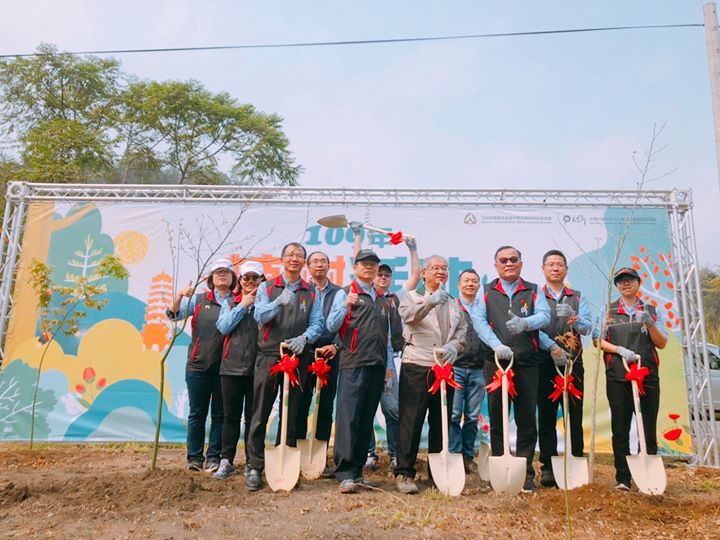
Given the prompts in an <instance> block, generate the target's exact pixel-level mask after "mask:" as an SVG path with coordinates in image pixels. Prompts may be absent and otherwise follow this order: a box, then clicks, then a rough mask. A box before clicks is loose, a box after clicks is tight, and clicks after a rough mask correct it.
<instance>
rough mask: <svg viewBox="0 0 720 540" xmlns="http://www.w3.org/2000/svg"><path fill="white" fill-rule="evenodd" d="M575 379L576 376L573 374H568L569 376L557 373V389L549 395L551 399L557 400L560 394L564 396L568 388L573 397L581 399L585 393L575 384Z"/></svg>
mask: <svg viewBox="0 0 720 540" xmlns="http://www.w3.org/2000/svg"><path fill="white" fill-rule="evenodd" d="M573 380H574V377H573V376H572V375H568V376H567V378H565V377H563V376H562V375H555V390H553V393H552V394H550V396H549V398H550V401H553V402H555V401H557V400H558V399H559V398H560V396H562V394H563V391H564V390H567V391H568V394H570V395H571V396H572V397H574V398H577V399H581V398H582V395H583V394H582V392H581V391H580V390H578V388H577V387H576V386H575V385H574V384H573Z"/></svg>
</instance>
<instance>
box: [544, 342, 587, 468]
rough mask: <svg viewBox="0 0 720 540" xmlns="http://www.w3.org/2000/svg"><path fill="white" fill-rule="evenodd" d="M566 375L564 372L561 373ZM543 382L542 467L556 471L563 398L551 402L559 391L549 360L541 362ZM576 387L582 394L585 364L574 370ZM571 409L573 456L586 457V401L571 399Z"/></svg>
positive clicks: (575, 366)
mask: <svg viewBox="0 0 720 540" xmlns="http://www.w3.org/2000/svg"><path fill="white" fill-rule="evenodd" d="M561 371H562V372H563V373H564V368H562V369H561ZM539 372H540V381H539V382H538V442H539V445H540V463H542V469H543V470H548V471H551V470H552V459H551V458H552V456H557V455H558V453H557V442H558V437H557V429H556V425H557V413H558V408H559V407H562V404H563V398H562V395H561V396H560V397H559V398H558V399H557V400H556V401H554V402H553V401H551V400H550V398H549V396H550V394H552V393H553V391H554V390H555V376H556V375H557V372H556V371H555V364H554V363H553V361H552V359H551V358H550V357H549V356H548V357H546V358H543V359H542V361H541V362H540V370H539ZM572 376H573V385H574V386H575V388H577V389H578V390H580V392H582V391H583V389H584V378H585V368H584V367H583V365H582V362H575V363H574V364H573V369H572ZM568 402H569V406H568V408H569V409H570V442H571V444H572V455H573V456H577V457H582V455H583V427H582V419H583V399H582V398H580V399H578V398H575V397H573V396H571V395H568Z"/></svg>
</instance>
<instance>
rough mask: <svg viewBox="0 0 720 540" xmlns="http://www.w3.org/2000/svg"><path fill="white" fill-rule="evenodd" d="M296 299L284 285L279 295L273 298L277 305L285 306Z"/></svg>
mask: <svg viewBox="0 0 720 540" xmlns="http://www.w3.org/2000/svg"><path fill="white" fill-rule="evenodd" d="M296 300H297V298H295V293H294V292H292V291H291V290H290V287H285V288H284V289H283V292H281V293H280V296H278V297H277V298H276V299H275V304H276V305H277V306H278V307H279V306H287V305H292V304H294V303H295V301H296Z"/></svg>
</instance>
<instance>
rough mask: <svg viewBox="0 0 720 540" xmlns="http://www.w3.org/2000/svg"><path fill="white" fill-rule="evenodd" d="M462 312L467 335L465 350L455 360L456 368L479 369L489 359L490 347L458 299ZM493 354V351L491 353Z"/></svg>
mask: <svg viewBox="0 0 720 540" xmlns="http://www.w3.org/2000/svg"><path fill="white" fill-rule="evenodd" d="M457 303H458V306H459V307H460V311H462V314H463V316H464V317H465V321H466V322H467V334H466V335H465V350H464V351H463V352H462V353H460V354H459V355H458V358H457V360H455V367H459V368H465V369H479V368H481V367H482V365H483V362H484V361H485V359H486V357H487V352H488V351H490V347H488V346H487V345H485V343H483V342H482V340H481V339H480V336H478V334H477V332H476V331H475V327H474V326H473V323H472V318H471V317H470V313H469V312H468V310H467V309H465V306H464V305H463V303H462V302H461V301H460V299H459V298H458V300H457ZM490 353H491V354H492V351H490Z"/></svg>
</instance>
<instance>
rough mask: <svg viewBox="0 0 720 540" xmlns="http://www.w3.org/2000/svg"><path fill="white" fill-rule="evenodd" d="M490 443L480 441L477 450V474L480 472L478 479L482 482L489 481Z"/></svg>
mask: <svg viewBox="0 0 720 540" xmlns="http://www.w3.org/2000/svg"><path fill="white" fill-rule="evenodd" d="M489 457H490V445H489V444H488V443H484V442H481V443H480V450H479V452H478V474H480V480H483V481H484V482H489V481H490V461H489V460H488V458H489Z"/></svg>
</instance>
